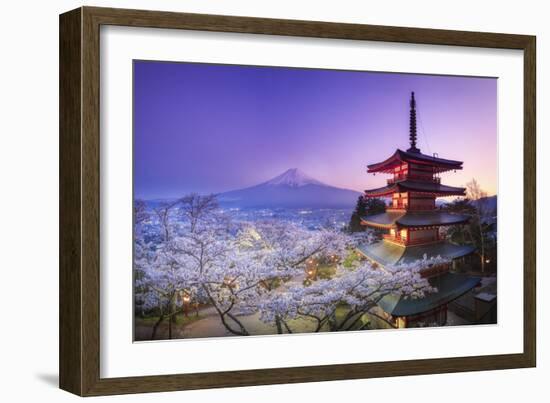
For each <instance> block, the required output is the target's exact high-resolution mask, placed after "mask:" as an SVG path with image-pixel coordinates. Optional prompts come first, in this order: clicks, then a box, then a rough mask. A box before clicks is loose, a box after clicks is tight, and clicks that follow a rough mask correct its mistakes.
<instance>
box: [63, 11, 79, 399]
mask: <svg viewBox="0 0 550 403" xmlns="http://www.w3.org/2000/svg"><path fill="white" fill-rule="evenodd" d="M59 21H60V27H59V66H60V69H59V229H60V231H59V335H60V338H59V386H60V387H61V388H62V389H65V390H68V391H70V392H73V393H76V394H81V393H82V390H81V389H80V379H81V376H82V359H81V352H82V347H83V346H82V339H81V335H82V329H81V323H82V311H81V308H82V306H81V287H80V285H81V280H82V272H81V266H80V257H81V238H80V236H81V233H82V228H81V225H80V216H81V209H80V197H81V189H82V186H81V175H80V173H81V171H80V157H81V152H80V150H81V148H80V145H81V143H80V142H81V137H80V133H81V123H82V121H81V115H80V113H81V110H82V103H81V97H80V84H81V77H82V64H81V54H82V48H81V40H80V21H81V10H74V11H71V12H69V13H66V14H63V15H61V16H60V19H59Z"/></svg>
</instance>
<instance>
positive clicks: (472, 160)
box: [128, 59, 498, 342]
mask: <svg viewBox="0 0 550 403" xmlns="http://www.w3.org/2000/svg"><path fill="white" fill-rule="evenodd" d="M132 74H133V77H132V91H133V92H132V99H133V106H132V108H133V109H132V110H133V112H132V125H133V145H132V147H133V201H132V203H133V228H132V234H133V235H132V236H133V239H132V240H131V241H132V242H133V324H134V329H133V336H134V338H133V340H134V341H135V342H145V341H159V340H175V339H196V338H214V337H230V336H240V337H243V336H268V335H290V334H300V333H325V332H349V331H354V332H363V331H365V332H367V331H391V330H396V329H400V330H399V331H403V330H402V329H410V328H415V329H418V328H428V327H430V328H431V327H442V326H474V325H495V324H497V323H498V321H497V272H498V270H497V268H498V262H497V193H498V188H497V185H498V165H497V164H498V144H497V138H498V136H497V132H498V125H497V123H498V117H497V90H498V78H497V77H478V76H453V75H443V74H441V75H435V74H433V75H432V74H414V73H411V72H406V71H404V72H383V71H357V70H332V69H320V68H299V67H285V66H252V65H232V64H211V63H195V62H181V61H150V60H139V59H134V60H133V73H132ZM128 241H130V239H128ZM415 331H416V330H415ZM417 331H422V330H421V329H420V330H417Z"/></svg>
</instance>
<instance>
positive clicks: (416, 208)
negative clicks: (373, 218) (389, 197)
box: [386, 204, 435, 211]
mask: <svg viewBox="0 0 550 403" xmlns="http://www.w3.org/2000/svg"><path fill="white" fill-rule="evenodd" d="M404 210H407V211H434V210H435V207H425V206H409V205H406V204H398V205H397V206H393V205H390V206H387V207H386V211H404Z"/></svg>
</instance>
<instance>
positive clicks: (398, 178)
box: [388, 174, 441, 185]
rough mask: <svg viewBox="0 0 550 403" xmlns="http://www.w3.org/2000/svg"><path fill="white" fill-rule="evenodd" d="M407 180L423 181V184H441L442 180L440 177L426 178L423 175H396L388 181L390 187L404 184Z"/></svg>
mask: <svg viewBox="0 0 550 403" xmlns="http://www.w3.org/2000/svg"><path fill="white" fill-rule="evenodd" d="M406 180H417V181H423V182H433V183H438V184H440V183H441V178H439V177H431V178H430V177H426V176H422V175H411V174H399V175H395V176H394V177H393V178H390V179H388V185H393V184H394V183H397V182H402V181H406Z"/></svg>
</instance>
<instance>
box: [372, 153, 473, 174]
mask: <svg viewBox="0 0 550 403" xmlns="http://www.w3.org/2000/svg"><path fill="white" fill-rule="evenodd" d="M403 162H410V163H413V164H418V165H426V166H430V167H432V168H433V171H434V172H444V171H452V170H455V169H462V161H455V160H448V159H445V158H439V157H434V156H430V155H426V154H422V153H421V152H420V151H418V152H415V151H403V150H400V149H397V150H396V151H395V153H394V154H393V155H392V156H391V157H389V158H388V159H387V160H385V161H382V162H378V163H376V164H371V165H368V166H367V168H368V171H367V172H369V173H374V172H386V173H393V170H394V168H396V167H398V166H400V165H401V164H402V163H403Z"/></svg>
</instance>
